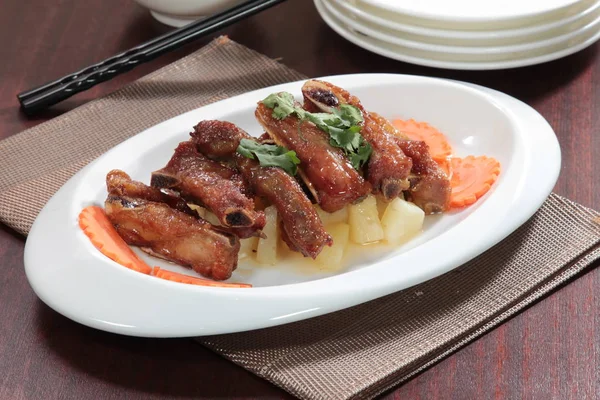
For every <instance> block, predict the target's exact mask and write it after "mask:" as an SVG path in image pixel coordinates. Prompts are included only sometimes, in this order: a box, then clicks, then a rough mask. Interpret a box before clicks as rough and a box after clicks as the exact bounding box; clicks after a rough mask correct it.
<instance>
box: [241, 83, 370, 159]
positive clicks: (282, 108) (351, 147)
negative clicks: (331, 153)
mask: <svg viewBox="0 0 600 400" xmlns="http://www.w3.org/2000/svg"><path fill="white" fill-rule="evenodd" d="M263 104H264V105H265V106H267V107H269V108H271V109H273V117H274V118H277V119H284V118H286V117H288V116H290V115H292V114H295V115H296V116H297V117H298V118H299V119H300V120H301V121H304V120H306V121H310V122H312V123H313V124H315V125H316V126H317V127H318V128H319V129H321V130H323V131H325V132H327V133H328V134H329V143H330V144H331V145H332V146H334V147H338V148H340V149H342V150H344V153H346V156H348V159H349V160H350V162H351V163H352V166H353V167H354V168H355V169H356V170H359V169H360V168H361V167H362V166H363V165H364V164H365V163H366V162H367V160H368V159H369V157H370V156H371V153H372V151H373V149H372V148H371V146H370V145H369V144H368V143H366V142H365V140H364V139H363V137H362V136H361V135H360V129H361V126H360V124H361V123H362V122H363V121H364V120H363V117H362V113H361V111H360V110H359V109H358V108H356V107H354V106H352V105H350V104H342V105H340V107H339V108H337V109H336V108H334V109H332V112H331V113H311V112H308V111H306V110H304V109H303V108H302V107H299V106H297V105H296V103H295V101H294V96H292V95H291V94H290V93H287V92H281V93H273V94H271V95H269V96H268V97H267V98H266V99H264V100H263ZM238 151H239V150H238ZM240 154H241V153H240ZM257 156H258V154H257ZM261 165H262V163H261Z"/></svg>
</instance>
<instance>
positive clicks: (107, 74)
mask: <svg viewBox="0 0 600 400" xmlns="http://www.w3.org/2000/svg"><path fill="white" fill-rule="evenodd" d="M283 1H285V0H250V1H247V2H245V3H242V4H240V5H238V6H235V7H232V8H230V9H229V10H227V11H224V12H222V13H220V14H216V15H213V16H211V17H208V18H206V19H203V20H200V21H196V22H194V23H191V24H189V25H186V26H184V27H181V28H179V29H176V30H173V31H171V32H168V33H166V34H164V35H162V36H159V37H157V38H156V39H152V40H150V41H148V42H146V43H143V44H141V45H139V46H137V47H134V48H133V49H130V50H127V51H125V52H123V53H120V54H117V55H116V56H113V57H110V58H108V59H106V60H104V61H101V62H99V63H97V64H94V65H91V66H89V67H87V68H84V69H82V70H80V71H78V72H75V73H72V74H69V75H67V76H64V77H62V78H60V79H57V80H55V81H52V82H48V83H46V84H44V85H42V86H39V87H37V88H34V89H30V90H27V91H25V92H22V93H19V94H18V95H17V98H18V99H19V102H20V103H21V108H22V109H23V111H25V112H26V113H27V114H33V113H35V112H36V111H40V110H42V109H44V108H47V107H49V106H51V105H53V104H56V103H58V102H61V101H63V100H65V99H67V98H69V97H71V96H73V95H74V94H76V93H79V92H83V91H84V90H87V89H89V88H91V87H93V86H95V85H97V84H99V83H101V82H105V81H107V80H109V79H112V78H113V77H115V76H117V75H120V74H122V73H124V72H127V71H130V70H132V69H133V68H135V67H136V66H138V65H140V64H143V63H145V62H148V61H150V60H153V59H154V58H156V57H158V56H160V55H162V54H165V53H167V52H169V51H171V50H174V49H176V48H179V47H181V46H183V45H185V44H187V43H190V42H192V41H193V40H195V39H197V38H199V37H201V36H203V35H207V34H210V33H213V32H215V31H218V30H219V29H222V28H224V27H226V26H229V25H231V24H233V23H235V22H238V21H240V20H242V19H244V18H247V17H249V16H251V15H254V14H256V13H258V12H260V11H263V10H266V9H267V8H269V7H272V6H274V5H276V4H278V3H281V2H283Z"/></svg>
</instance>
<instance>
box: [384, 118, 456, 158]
mask: <svg viewBox="0 0 600 400" xmlns="http://www.w3.org/2000/svg"><path fill="white" fill-rule="evenodd" d="M393 125H394V127H395V128H396V129H397V130H398V131H400V133H403V134H404V135H406V136H407V137H408V138H409V139H412V140H422V141H424V142H425V143H427V146H429V154H431V157H432V158H433V159H434V160H435V161H436V162H437V163H438V164H440V166H441V164H443V163H444V162H445V161H446V160H447V159H448V157H450V155H451V154H452V146H450V143H448V139H446V136H444V134H443V133H441V132H440V131H438V130H437V129H435V128H434V127H433V126H431V125H429V124H428V123H426V122H417V121H415V120H414V119H409V120H407V121H405V120H402V119H396V120H394V121H393Z"/></svg>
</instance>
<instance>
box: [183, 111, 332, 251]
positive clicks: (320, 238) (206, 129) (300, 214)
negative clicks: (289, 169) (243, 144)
mask: <svg viewBox="0 0 600 400" xmlns="http://www.w3.org/2000/svg"><path fill="white" fill-rule="evenodd" d="M191 136H192V140H193V141H194V143H196V145H197V146H198V149H199V150H200V151H201V152H202V153H204V154H205V155H206V156H208V157H211V158H215V159H228V160H233V162H234V163H235V164H236V166H237V168H238V170H239V171H240V172H241V174H242V175H243V177H244V179H245V180H246V181H247V182H248V184H249V185H250V186H251V188H252V189H253V190H254V192H255V193H256V194H257V195H259V196H262V197H265V198H266V199H267V200H268V201H269V202H270V203H272V204H273V205H275V207H276V208H277V212H278V213H279V215H280V217H281V220H282V225H283V229H284V231H285V235H286V237H287V238H288V239H289V241H288V244H289V245H290V248H292V249H293V250H297V251H299V252H301V253H302V254H304V255H305V256H308V257H312V258H315V257H316V256H317V255H318V254H319V253H320V252H321V250H322V249H323V247H324V246H326V245H327V246H330V245H331V244H332V243H333V242H332V239H331V237H330V236H329V235H328V234H327V232H325V229H324V228H323V224H322V222H321V219H320V218H319V215H318V214H317V213H316V211H315V209H314V207H313V206H312V204H311V202H310V200H309V199H308V197H306V195H305V194H304V192H303V191H302V188H301V187H300V185H299V184H298V182H297V181H296V180H295V179H294V178H293V177H291V176H290V175H288V174H287V173H286V172H285V171H283V170H282V169H280V168H276V167H261V166H260V165H259V163H258V162H257V161H256V160H252V159H249V158H246V157H244V156H242V155H240V154H238V153H237V152H236V150H237V147H238V146H239V143H240V141H241V140H242V139H252V138H251V137H250V135H248V134H247V133H246V132H244V131H243V130H242V129H240V128H238V127H237V126H235V125H234V124H231V123H229V122H222V121H202V122H200V123H199V124H198V125H196V127H195V128H194V132H193V133H191Z"/></svg>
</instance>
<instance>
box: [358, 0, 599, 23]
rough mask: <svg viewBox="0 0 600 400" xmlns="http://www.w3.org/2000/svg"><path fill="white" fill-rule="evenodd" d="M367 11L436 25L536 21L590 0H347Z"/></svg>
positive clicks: (571, 10) (560, 14)
mask: <svg viewBox="0 0 600 400" xmlns="http://www.w3.org/2000/svg"><path fill="white" fill-rule="evenodd" d="M350 1H352V2H353V3H354V4H357V5H360V6H362V7H364V8H366V9H368V10H369V11H376V12H379V13H382V12H383V13H386V14H388V15H389V14H391V15H390V16H400V17H408V18H411V19H413V20H415V22H416V23H417V24H420V23H423V22H424V23H427V22H429V23H430V24H434V25H437V26H442V25H445V24H447V25H454V26H456V25H459V26H460V25H462V26H465V27H468V26H473V25H475V24H487V25H491V24H497V25H502V24H503V23H509V24H510V23H519V24H523V25H524V24H526V23H535V22H537V21H544V20H551V19H559V18H561V17H565V16H568V15H572V14H573V13H576V12H578V11H580V10H581V7H585V6H586V5H588V4H590V3H591V2H592V1H593V0H528V1H523V0H487V1H479V0H455V1H451V2H449V1H446V0H429V1H420V0H403V1H397V0H350Z"/></svg>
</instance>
